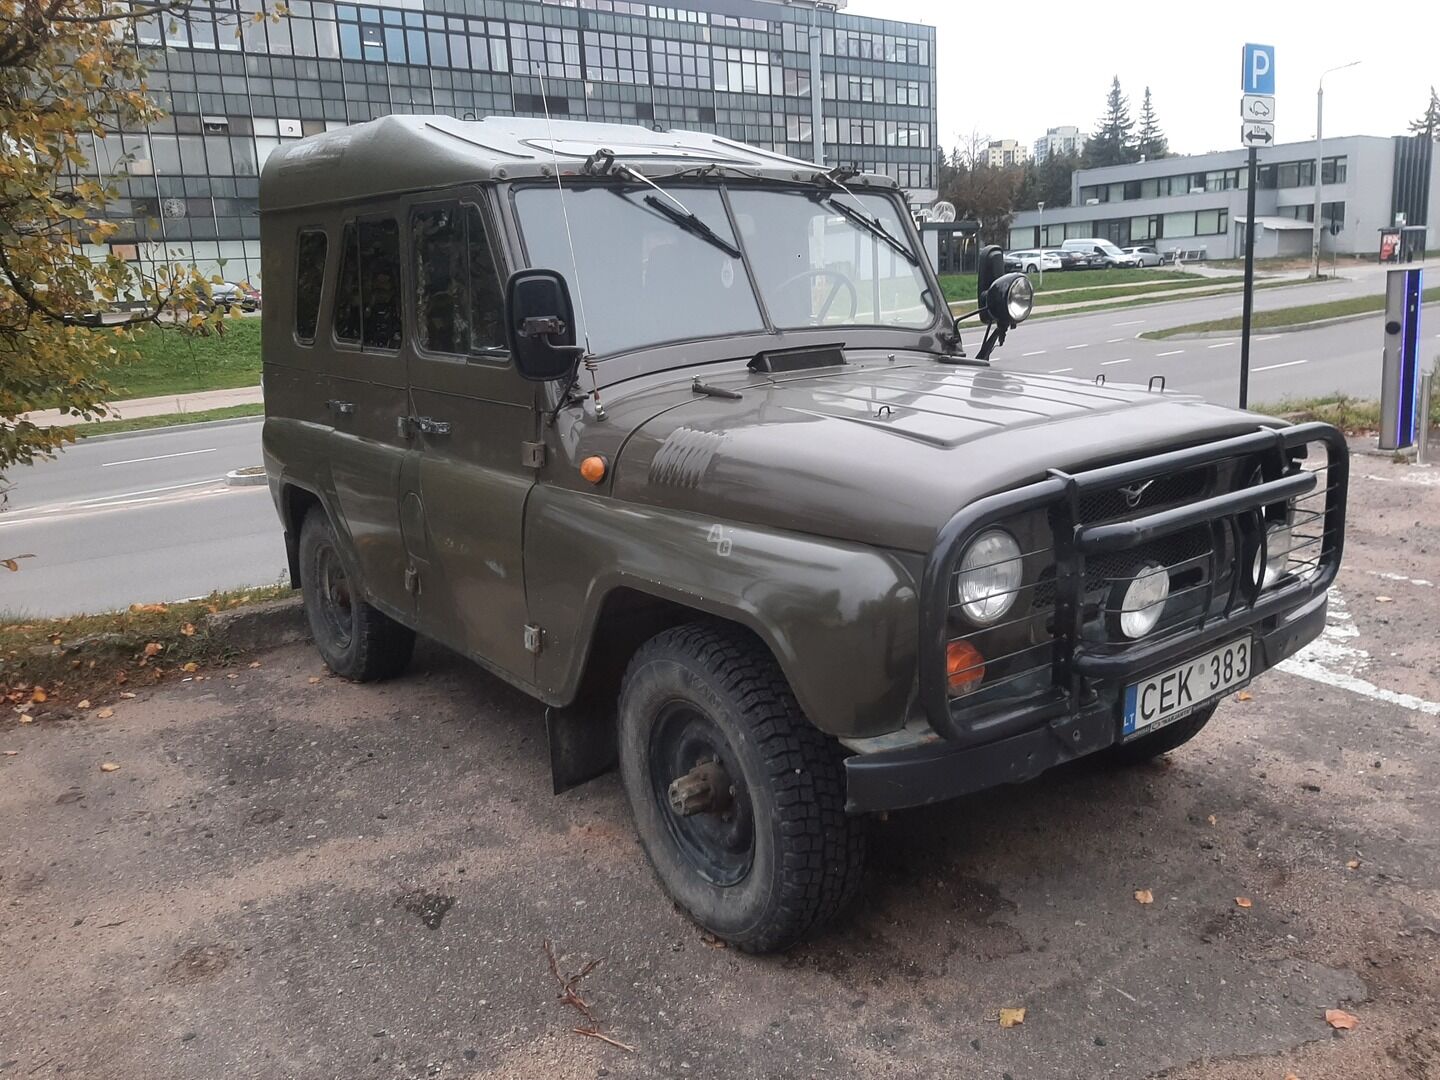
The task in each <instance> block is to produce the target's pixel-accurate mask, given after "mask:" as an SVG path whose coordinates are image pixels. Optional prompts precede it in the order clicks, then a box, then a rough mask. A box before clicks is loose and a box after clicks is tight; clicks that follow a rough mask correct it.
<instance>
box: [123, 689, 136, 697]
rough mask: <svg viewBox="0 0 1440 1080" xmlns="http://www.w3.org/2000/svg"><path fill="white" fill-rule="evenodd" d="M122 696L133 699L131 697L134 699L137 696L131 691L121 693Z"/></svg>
mask: <svg viewBox="0 0 1440 1080" xmlns="http://www.w3.org/2000/svg"><path fill="white" fill-rule="evenodd" d="M120 696H121V697H124V698H131V697H134V696H135V695H134V694H133V693H131V692H130V691H129V690H121V691H120Z"/></svg>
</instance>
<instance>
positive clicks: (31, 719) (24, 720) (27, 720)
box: [20, 713, 35, 724]
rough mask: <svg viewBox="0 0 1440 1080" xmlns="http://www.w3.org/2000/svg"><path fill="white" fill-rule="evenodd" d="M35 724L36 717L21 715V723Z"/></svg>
mask: <svg viewBox="0 0 1440 1080" xmlns="http://www.w3.org/2000/svg"><path fill="white" fill-rule="evenodd" d="M34 722H35V717H33V716H26V715H25V714H24V713H21V714H20V723H22V724H33V723H34Z"/></svg>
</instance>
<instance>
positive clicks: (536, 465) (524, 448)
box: [520, 442, 545, 469]
mask: <svg viewBox="0 0 1440 1080" xmlns="http://www.w3.org/2000/svg"><path fill="white" fill-rule="evenodd" d="M520 464H521V465H522V466H524V467H525V468H527V469H541V468H544V467H545V444H544V443H543V442H522V443H521V444H520Z"/></svg>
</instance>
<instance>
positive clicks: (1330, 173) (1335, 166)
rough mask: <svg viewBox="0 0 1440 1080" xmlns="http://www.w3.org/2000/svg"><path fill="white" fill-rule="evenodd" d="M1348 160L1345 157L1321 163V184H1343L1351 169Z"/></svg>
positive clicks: (1328, 159)
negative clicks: (1348, 166)
mask: <svg viewBox="0 0 1440 1080" xmlns="http://www.w3.org/2000/svg"><path fill="white" fill-rule="evenodd" d="M1347 165H1348V159H1347V158H1345V157H1343V156H1342V157H1331V158H1326V159H1325V160H1324V161H1322V162H1321V163H1320V182H1321V183H1322V184H1343V183H1345V176H1346V174H1347V173H1348V171H1349V169H1348V168H1347Z"/></svg>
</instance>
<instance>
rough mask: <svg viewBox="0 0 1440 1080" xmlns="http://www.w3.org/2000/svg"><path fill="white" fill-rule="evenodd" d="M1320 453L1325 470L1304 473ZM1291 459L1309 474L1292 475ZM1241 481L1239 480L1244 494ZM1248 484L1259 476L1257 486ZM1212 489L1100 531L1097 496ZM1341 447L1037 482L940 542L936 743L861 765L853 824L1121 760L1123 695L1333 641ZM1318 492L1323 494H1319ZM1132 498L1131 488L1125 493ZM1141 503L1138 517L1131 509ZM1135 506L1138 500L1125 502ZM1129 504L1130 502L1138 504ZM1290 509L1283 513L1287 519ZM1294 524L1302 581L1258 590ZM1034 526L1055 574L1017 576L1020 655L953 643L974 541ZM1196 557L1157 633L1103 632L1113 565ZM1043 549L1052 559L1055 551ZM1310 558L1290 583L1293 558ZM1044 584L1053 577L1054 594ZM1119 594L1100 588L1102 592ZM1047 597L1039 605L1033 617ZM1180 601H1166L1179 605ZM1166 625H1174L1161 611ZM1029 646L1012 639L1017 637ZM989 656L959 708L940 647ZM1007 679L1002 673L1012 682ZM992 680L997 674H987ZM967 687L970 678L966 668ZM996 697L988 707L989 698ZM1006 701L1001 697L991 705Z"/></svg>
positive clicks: (928, 651) (1269, 444) (1277, 434)
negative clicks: (1193, 545)
mask: <svg viewBox="0 0 1440 1080" xmlns="http://www.w3.org/2000/svg"><path fill="white" fill-rule="evenodd" d="M1313 449H1318V450H1319V451H1321V453H1322V455H1323V460H1324V463H1323V465H1321V466H1320V467H1319V468H1314V469H1311V468H1306V467H1305V466H1304V460H1305V459H1306V458H1307V457H1309V456H1310V455H1311V451H1312V450H1313ZM1297 455H1299V457H1298V458H1297ZM1239 463H1243V464H1244V471H1245V474H1246V475H1248V476H1249V477H1250V478H1249V479H1247V480H1241V479H1237V473H1236V469H1235V466H1236V465H1237V464H1239ZM1252 467H1253V469H1254V470H1255V471H1254V473H1253V475H1251V474H1250V473H1249V470H1250V469H1251V468H1252ZM1199 475H1204V476H1207V477H1209V480H1208V481H1207V484H1206V486H1205V487H1203V488H1201V489H1197V491H1196V493H1195V494H1193V495H1190V494H1185V495H1184V497H1177V498H1171V499H1170V500H1169V501H1168V502H1167V501H1163V500H1162V501H1161V502H1160V503H1159V505H1157V506H1156V507H1155V508H1154V509H1151V510H1148V511H1145V510H1140V511H1137V512H1135V513H1134V514H1133V515H1132V516H1126V515H1124V514H1121V515H1119V516H1118V517H1117V516H1116V515H1114V514H1113V513H1100V514H1099V515H1098V516H1095V513H1094V511H1093V507H1094V506H1095V505H1096V503H1095V499H1096V498H1097V496H1104V495H1105V494H1106V493H1109V492H1113V491H1115V490H1116V489H1117V487H1119V490H1122V491H1123V490H1125V487H1124V486H1128V487H1129V488H1130V489H1131V491H1132V492H1133V491H1134V490H1136V489H1137V488H1138V490H1139V491H1141V492H1143V491H1145V490H1147V489H1148V488H1149V486H1150V485H1151V484H1154V483H1162V484H1163V483H1167V482H1172V481H1173V480H1174V478H1175V477H1177V476H1199ZM1347 479H1348V447H1347V446H1346V444H1345V440H1344V437H1343V436H1342V435H1341V434H1340V432H1338V431H1336V430H1335V429H1334V428H1332V427H1330V426H1329V425H1325V424H1306V425H1299V426H1294V427H1288V428H1281V429H1278V430H1271V429H1261V430H1258V431H1254V432H1252V433H1250V434H1247V435H1241V436H1236V437H1234V438H1230V439H1224V440H1220V441H1217V442H1214V443H1209V444H1203V445H1200V446H1195V447H1190V448H1186V449H1181V450H1176V451H1171V452H1169V453H1164V454H1160V455H1156V456H1153V457H1149V458H1144V459H1139V460H1135V461H1129V462H1123V463H1121V464H1117V465H1110V466H1105V467H1101V468H1098V469H1091V470H1089V471H1084V472H1078V473H1074V474H1070V473H1064V472H1060V471H1058V470H1053V471H1052V472H1051V473H1050V475H1049V476H1047V477H1046V478H1045V479H1044V480H1041V481H1038V482H1036V483H1033V484H1031V485H1029V486H1028V487H1023V488H1019V489H1015V490H1012V491H1007V492H1001V493H999V494H996V495H993V496H990V497H988V498H986V499H981V500H979V501H978V502H976V503H974V504H972V505H971V506H969V507H966V508H965V509H964V510H962V511H960V512H959V513H957V514H956V515H955V516H954V517H953V518H952V519H951V520H950V522H949V523H948V524H947V525H946V526H945V527H944V528H943V529H942V530H941V532H940V535H939V538H938V540H937V543H936V546H935V548H934V550H933V551H932V553H931V555H930V557H929V559H928V560H927V562H926V566H925V572H924V576H923V582H922V587H921V590H920V594H921V633H920V662H919V680H918V681H919V686H918V691H919V692H918V704H919V706H920V708H921V709H922V710H923V713H924V715H925V718H926V719H927V720H928V723H929V727H930V728H931V730H932V731H933V732H934V734H935V735H936V736H940V737H941V738H940V739H939V740H938V741H935V742H930V743H926V744H922V745H920V746H916V747H909V748H905V749H897V750H884V751H880V752H878V753H867V754H860V755H857V756H855V757H852V758H850V759H849V760H848V761H847V763H846V767H847V774H848V777H849V788H850V794H849V806H850V808H851V809H852V810H856V811H863V810H878V809H895V808H899V807H903V806H916V805H921V804H924V803H928V802H934V801H936V800H938V799H943V798H949V797H952V796H955V795H960V794H964V793H966V792H970V791H976V790H979V789H981V788H984V787H989V786H994V785H997V784H1001V783H1008V782H1015V781H1018V780H1024V779H1028V778H1029V777H1032V776H1035V775H1036V774H1038V773H1039V772H1042V771H1043V770H1045V769H1047V768H1050V767H1051V766H1053V765H1057V764H1060V763H1061V762H1064V761H1068V760H1071V759H1073V758H1075V757H1079V756H1082V755H1084V754H1088V753H1093V752H1094V751H1096V750H1099V749H1102V748H1104V747H1106V746H1109V745H1111V744H1112V743H1113V742H1114V741H1115V740H1116V738H1117V737H1118V735H1119V731H1120V715H1119V713H1120V708H1119V698H1120V695H1121V693H1122V692H1123V690H1124V687H1125V686H1126V684H1128V683H1131V682H1135V681H1137V680H1139V679H1142V678H1145V677H1148V676H1150V675H1152V674H1155V673H1156V672H1159V671H1163V670H1165V669H1166V668H1167V667H1169V666H1172V665H1174V664H1175V663H1178V662H1183V661H1185V660H1188V659H1190V658H1192V657H1194V656H1197V655H1199V654H1201V653H1203V652H1204V651H1205V650H1206V649H1207V648H1211V647H1214V646H1218V645H1219V644H1221V643H1223V642H1224V641H1226V640H1229V639H1233V638H1234V637H1236V636H1239V635H1240V634H1242V633H1247V632H1248V633H1250V634H1251V635H1253V637H1254V639H1255V645H1256V659H1257V663H1256V665H1255V666H1254V668H1253V670H1252V673H1251V674H1252V677H1253V675H1254V674H1258V673H1259V672H1260V671H1263V670H1265V669H1267V668H1269V667H1273V666H1274V665H1275V664H1276V663H1278V662H1279V661H1280V660H1283V659H1284V658H1285V657H1286V656H1288V655H1290V654H1291V653H1293V652H1294V651H1295V650H1297V649H1298V648H1300V647H1301V646H1302V645H1304V644H1305V643H1306V642H1308V641H1310V640H1312V639H1313V638H1315V637H1316V636H1318V635H1319V633H1320V632H1321V630H1322V629H1323V628H1324V617H1325V597H1326V592H1327V590H1328V588H1329V586H1330V583H1331V582H1332V581H1333V580H1334V578H1335V574H1336V573H1337V572H1338V569H1339V563H1340V555H1341V551H1342V547H1343V540H1344V517H1345V494H1346V487H1347ZM1322 480H1323V482H1322ZM1121 485H1124V486H1121ZM1137 501H1138V500H1137ZM1127 502H1128V500H1127ZM1128 504H1129V505H1132V506H1133V505H1134V503H1133V502H1132V503H1128ZM1285 507H1289V509H1288V510H1286V509H1284V508H1285ZM1282 511H1283V514H1284V516H1286V517H1289V515H1291V514H1295V515H1296V516H1297V517H1298V518H1299V520H1301V521H1302V522H1303V528H1300V529H1299V530H1298V531H1299V532H1301V533H1304V534H1306V539H1305V540H1304V542H1303V543H1300V544H1296V545H1295V546H1294V547H1292V548H1289V549H1288V551H1289V554H1288V555H1287V556H1286V559H1287V561H1288V562H1289V563H1290V565H1291V568H1292V571H1293V572H1289V573H1285V572H1282V573H1281V574H1280V576H1279V577H1278V578H1277V579H1275V580H1274V581H1273V583H1272V581H1271V579H1270V578H1269V577H1268V576H1265V577H1264V578H1263V580H1262V578H1261V577H1257V574H1258V570H1256V571H1254V572H1247V571H1246V570H1245V568H1249V567H1261V566H1263V565H1265V564H1266V562H1267V559H1268V550H1267V548H1268V541H1267V539H1266V538H1267V536H1268V533H1267V528H1268V527H1269V526H1268V525H1267V522H1270V523H1273V522H1274V521H1275V520H1277V519H1276V515H1277V514H1280V513H1282ZM1026 515H1028V517H1029V519H1030V520H1031V521H1032V523H1033V522H1034V521H1035V520H1036V519H1037V518H1038V519H1043V520H1044V521H1045V522H1047V523H1048V524H1046V525H1045V526H1044V529H1043V532H1044V534H1046V535H1047V536H1048V540H1046V541H1045V543H1042V544H1041V545H1040V546H1041V547H1043V548H1044V551H1043V552H1040V553H1033V552H1032V553H1031V554H1041V555H1043V556H1044V557H1043V558H1042V559H1041V562H1042V563H1043V562H1048V563H1049V564H1050V565H1049V568H1048V569H1047V570H1045V571H1044V573H1043V574H1041V575H1038V576H1037V575H1036V574H1035V572H1034V568H1033V567H1032V568H1031V569H1030V570H1027V571H1026V573H1025V578H1024V580H1025V582H1026V583H1025V584H1024V585H1022V586H1021V587H1020V588H1018V589H1017V590H1016V593H1017V594H1018V596H1017V599H1026V600H1027V601H1028V603H1029V606H1026V604H1022V603H1018V602H1017V603H1016V604H1015V605H1014V609H1015V611H1016V612H1019V613H1020V614H1018V616H1017V617H1016V618H1014V619H1012V620H1010V623H1009V626H1008V628H1007V627H1006V624H1003V623H1002V624H1001V628H1005V629H1006V632H1007V633H1008V634H1010V635H1011V638H1010V639H1007V640H1005V641H1003V642H1001V641H1000V639H998V638H996V637H992V638H990V639H984V638H982V636H981V635H983V634H984V633H986V631H984V630H969V631H966V630H964V629H963V628H957V624H956V622H955V614H954V607H955V605H954V603H953V601H952V598H953V595H954V576H955V573H956V566H957V563H958V560H959V559H960V557H961V554H962V552H963V551H964V550H965V548H966V546H967V545H968V544H969V542H970V540H971V539H972V538H974V537H975V536H977V535H978V534H979V533H980V532H981V531H982V530H984V529H986V528H989V527H993V526H996V525H1002V526H1003V525H1005V524H1007V523H1011V522H1017V521H1022V520H1025V516H1026ZM1197 532H1198V533H1199V534H1200V536H1202V537H1205V538H1206V539H1205V541H1204V543H1203V544H1201V547H1200V548H1197V549H1195V550H1193V551H1188V552H1186V553H1184V557H1180V558H1176V559H1175V560H1174V561H1172V560H1171V559H1170V558H1168V557H1167V558H1166V559H1161V560H1160V562H1161V563H1162V564H1164V565H1166V566H1167V567H1169V571H1170V572H1171V574H1172V582H1173V581H1178V580H1179V578H1178V577H1177V576H1176V575H1177V574H1179V573H1184V574H1185V575H1187V580H1190V581H1191V584H1189V585H1188V587H1187V589H1186V590H1185V592H1186V593H1187V594H1188V598H1187V599H1186V600H1185V602H1184V603H1182V604H1179V605H1177V607H1176V608H1175V615H1174V617H1173V618H1172V620H1171V621H1170V622H1169V623H1163V622H1162V624H1161V629H1159V630H1157V631H1156V632H1154V633H1152V634H1150V635H1148V636H1146V637H1143V638H1140V639H1138V640H1134V641H1128V640H1124V639H1123V638H1122V639H1118V640H1117V639H1115V638H1114V637H1112V636H1110V634H1109V632H1108V631H1106V630H1105V629H1103V625H1102V624H1097V621H1096V620H1097V618H1099V619H1102V620H1103V619H1104V618H1106V617H1108V616H1105V615H1104V614H1103V612H1104V611H1105V610H1109V611H1113V608H1105V606H1104V605H1103V604H1102V605H1101V614H1098V615H1097V601H1096V596H1095V590H1096V586H1095V584H1094V582H1095V576H1096V574H1097V573H1101V574H1105V573H1114V571H1104V570H1101V569H1100V568H1101V567H1104V566H1106V565H1113V564H1114V560H1116V559H1117V558H1118V559H1120V560H1122V561H1135V560H1141V559H1145V558H1148V557H1149V556H1150V555H1152V554H1153V553H1154V552H1155V551H1156V546H1157V545H1162V546H1163V545H1167V544H1170V543H1172V542H1173V541H1174V540H1175V538H1177V537H1178V538H1183V537H1185V536H1187V535H1189V536H1191V537H1192V538H1193V537H1194V535H1195V534H1196V533H1197ZM1047 544H1048V546H1046V545H1047ZM1302 548H1303V549H1304V556H1305V557H1304V559H1303V560H1302V563H1303V565H1301V566H1299V567H1298V568H1297V567H1296V566H1295V560H1296V558H1298V556H1297V555H1296V554H1295V553H1296V552H1298V551H1300V549H1302ZM1045 575H1051V576H1050V577H1049V579H1048V580H1045ZM1117 580H1122V579H1121V578H1116V577H1103V578H1102V579H1101V581H1102V588H1101V594H1102V595H1103V594H1104V592H1105V590H1106V589H1108V588H1110V587H1111V586H1110V585H1106V584H1103V583H1105V582H1114V581H1117ZM1042 592H1043V597H1044V599H1043V603H1042V600H1041V597H1042ZM1175 595H1178V594H1172V599H1173V598H1174V596H1175ZM1167 610H1169V609H1168V608H1167ZM1017 634H1020V635H1026V636H1024V637H1023V638H1022V639H1020V640H1015V635H1017ZM957 637H959V638H964V639H966V640H968V641H975V640H977V639H979V640H980V650H979V652H980V655H981V656H982V657H993V658H995V659H994V660H993V662H992V661H991V660H986V661H985V667H983V668H981V671H982V672H983V674H982V676H981V678H982V679H983V680H985V681H983V682H982V684H981V690H982V692H981V693H977V694H975V695H974V696H973V697H972V696H969V695H968V693H967V692H961V695H960V696H959V697H954V696H952V694H951V693H950V691H949V688H948V684H947V677H948V673H947V666H946V653H947V642H951V641H954V640H955V639H956V638H957ZM1006 664H1008V665H1009V666H1008V667H1006V666H1003V665H1006ZM991 667H994V668H995V671H994V673H993V674H992V673H991V672H990V668H991ZM962 670H970V669H962ZM987 687H988V688H990V689H991V692H989V693H986V692H985V691H986V688H987ZM995 691H998V692H995Z"/></svg>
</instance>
